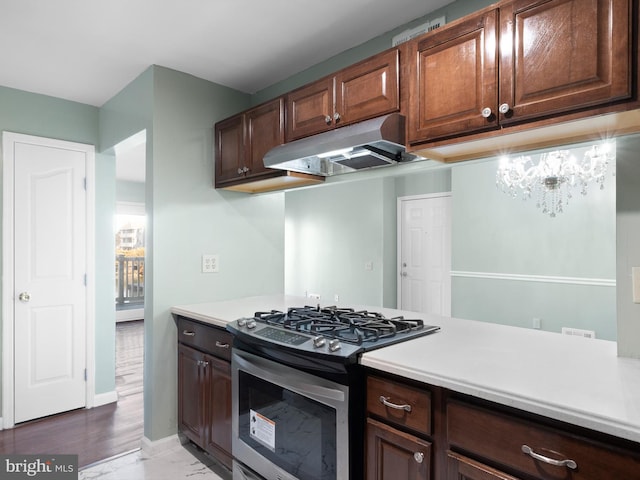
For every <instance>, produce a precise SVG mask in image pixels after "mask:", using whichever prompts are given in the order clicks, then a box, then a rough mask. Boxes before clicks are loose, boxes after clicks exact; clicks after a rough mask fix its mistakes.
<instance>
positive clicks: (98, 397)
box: [93, 390, 118, 407]
mask: <svg viewBox="0 0 640 480" xmlns="http://www.w3.org/2000/svg"><path fill="white" fill-rule="evenodd" d="M117 401H118V392H116V391H115V390H112V391H110V392H107V393H97V394H95V395H94V397H93V406H94V407H100V406H102V405H106V404H108V403H113V402H117Z"/></svg>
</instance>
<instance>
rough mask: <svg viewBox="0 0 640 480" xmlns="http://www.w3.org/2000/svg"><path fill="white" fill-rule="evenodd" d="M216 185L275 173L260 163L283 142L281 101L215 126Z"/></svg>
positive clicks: (264, 105)
mask: <svg viewBox="0 0 640 480" xmlns="http://www.w3.org/2000/svg"><path fill="white" fill-rule="evenodd" d="M215 142H216V149H215V152H216V155H215V157H216V158H215V185H216V187H219V186H224V185H225V184H229V183H234V182H235V183H237V182H239V181H240V182H241V181H246V179H247V178H255V177H261V176H265V175H266V174H278V172H275V171H273V170H269V169H266V168H265V167H264V163H263V161H262V159H263V157H264V155H265V154H266V153H267V152H268V151H269V150H270V149H272V148H273V147H275V146H278V145H280V144H282V143H284V99H283V98H276V99H275V100H272V101H270V102H267V103H264V104H262V105H259V106H257V107H255V108H252V109H250V110H247V111H245V112H243V113H240V114H238V115H235V116H233V117H231V118H228V119H226V120H223V121H221V122H218V123H217V124H216V125H215Z"/></svg>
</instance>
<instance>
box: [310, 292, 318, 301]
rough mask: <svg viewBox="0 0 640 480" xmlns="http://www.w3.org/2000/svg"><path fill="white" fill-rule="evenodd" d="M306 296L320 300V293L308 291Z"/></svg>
mask: <svg viewBox="0 0 640 480" xmlns="http://www.w3.org/2000/svg"><path fill="white" fill-rule="evenodd" d="M307 297H308V298H313V299H314V300H318V301H320V294H319V293H308V294H307Z"/></svg>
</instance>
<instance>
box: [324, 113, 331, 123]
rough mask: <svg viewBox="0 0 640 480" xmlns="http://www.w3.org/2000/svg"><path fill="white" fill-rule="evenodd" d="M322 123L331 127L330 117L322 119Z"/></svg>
mask: <svg viewBox="0 0 640 480" xmlns="http://www.w3.org/2000/svg"><path fill="white" fill-rule="evenodd" d="M324 121H325V122H326V123H327V125H331V117H330V116H329V115H327V116H325V117H324Z"/></svg>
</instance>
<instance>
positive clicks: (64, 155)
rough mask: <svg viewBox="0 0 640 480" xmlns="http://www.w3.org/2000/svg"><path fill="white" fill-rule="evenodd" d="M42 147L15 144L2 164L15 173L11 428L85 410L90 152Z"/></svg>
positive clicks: (73, 146) (61, 144) (71, 147)
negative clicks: (48, 416)
mask: <svg viewBox="0 0 640 480" xmlns="http://www.w3.org/2000/svg"><path fill="white" fill-rule="evenodd" d="M43 140H46V139H43ZM5 141H6V140H5ZM46 143H47V142H46V141H45V142H44V144H39V143H38V142H35V143H31V142H29V141H25V142H20V141H18V142H14V143H13V147H14V148H13V158H6V157H5V161H13V171H14V228H15V229H14V242H13V245H14V256H13V264H14V268H13V272H14V277H13V286H14V288H13V290H14V295H13V302H14V304H13V307H14V317H13V323H14V325H13V327H14V372H15V374H14V421H15V423H18V422H23V421H26V420H30V419H34V418H39V417H43V416H46V415H51V414H54V413H59V412H63V411H67V410H72V409H75V408H80V407H84V406H85V405H86V404H87V401H86V400H87V399H86V368H87V355H86V338H87V337H86V329H87V288H86V274H87V237H86V232H87V216H86V212H87V198H86V183H85V182H86V180H85V178H86V168H87V165H86V163H87V155H88V153H87V151H86V149H87V148H90V149H91V150H92V149H93V147H89V146H86V145H85V146H83V147H84V148H83V149H77V148H76V146H77V144H68V148H67V147H66V144H65V142H57V141H55V146H51V145H47V144H46ZM5 152H6V149H5Z"/></svg>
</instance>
